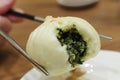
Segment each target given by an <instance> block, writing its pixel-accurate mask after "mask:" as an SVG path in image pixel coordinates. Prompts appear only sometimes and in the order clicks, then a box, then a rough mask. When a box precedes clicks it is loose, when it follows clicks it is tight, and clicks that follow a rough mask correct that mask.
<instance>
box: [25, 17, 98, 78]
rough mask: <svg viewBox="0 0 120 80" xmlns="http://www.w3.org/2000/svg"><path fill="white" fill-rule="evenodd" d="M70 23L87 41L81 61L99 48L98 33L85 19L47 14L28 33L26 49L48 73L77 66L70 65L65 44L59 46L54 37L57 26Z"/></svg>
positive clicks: (60, 26)
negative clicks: (84, 54) (42, 20)
mask: <svg viewBox="0 0 120 80" xmlns="http://www.w3.org/2000/svg"><path fill="white" fill-rule="evenodd" d="M72 24H75V25H76V27H75V28H76V29H77V30H78V32H79V33H80V34H81V35H82V37H83V39H84V40H85V41H86V42H87V51H86V56H84V58H83V61H86V60H87V59H90V58H92V57H94V56H96V55H97V54H98V52H99V50H100V39H99V35H98V33H97V32H96V30H95V29H94V28H93V27H92V26H91V25H90V24H89V23H88V22H87V21H85V20H83V19H81V18H77V17H58V18H53V17H51V16H49V17H47V18H46V19H45V22H44V23H43V24H41V25H40V26H38V27H37V28H36V29H35V30H34V31H33V32H32V33H31V34H30V37H29V39H28V42H27V46H26V50H27V52H28V55H29V56H30V57H31V58H32V59H34V60H35V61H36V62H37V63H39V64H41V65H42V66H43V67H44V68H45V69H46V70H47V71H48V72H49V73H50V75H53V76H54V75H59V74H62V73H65V72H68V71H70V70H72V69H74V68H75V67H77V66H75V67H72V66H71V64H70V63H69V61H68V58H69V55H68V53H67V50H66V46H61V44H60V42H59V40H58V39H57V37H56V29H57V28H65V26H67V25H72ZM78 66H79V65H78Z"/></svg>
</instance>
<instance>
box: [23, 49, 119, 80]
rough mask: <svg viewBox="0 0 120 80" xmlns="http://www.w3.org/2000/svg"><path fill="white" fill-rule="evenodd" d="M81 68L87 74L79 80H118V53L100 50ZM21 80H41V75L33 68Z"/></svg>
mask: <svg viewBox="0 0 120 80" xmlns="http://www.w3.org/2000/svg"><path fill="white" fill-rule="evenodd" d="M83 67H84V68H85V69H86V70H87V74H85V75H84V76H83V77H82V78H81V79H80V80H120V52H114V51H108V50H102V51H100V53H99V54H98V55H97V56H96V57H95V58H93V59H91V60H88V61H86V62H85V63H84V64H83ZM21 80H41V73H40V72H38V71H37V70H36V69H34V68H33V69H31V70H30V71H29V72H27V73H26V74H25V75H24V76H23V77H22V78H21Z"/></svg>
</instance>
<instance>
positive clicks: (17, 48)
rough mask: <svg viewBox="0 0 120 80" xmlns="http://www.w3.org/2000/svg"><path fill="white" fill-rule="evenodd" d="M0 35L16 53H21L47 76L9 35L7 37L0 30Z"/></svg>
mask: <svg viewBox="0 0 120 80" xmlns="http://www.w3.org/2000/svg"><path fill="white" fill-rule="evenodd" d="M0 35H1V36H2V37H3V38H4V39H6V40H7V41H8V42H9V43H10V44H11V45H12V46H13V47H14V48H15V49H16V50H17V51H19V52H20V53H21V55H23V56H24V57H25V58H26V59H27V60H28V61H30V62H31V63H32V64H33V65H35V67H37V68H38V69H40V70H41V71H42V72H43V73H44V74H45V75H48V74H49V73H48V71H47V70H45V68H43V66H41V65H40V64H38V63H37V62H35V61H34V60H32V59H31V58H30V57H29V56H28V55H27V52H26V51H25V50H24V49H23V48H22V47H21V46H20V45H19V44H18V43H17V42H16V41H15V40H13V39H12V38H11V37H10V36H9V35H7V34H6V33H5V32H4V31H3V30H1V29H0Z"/></svg>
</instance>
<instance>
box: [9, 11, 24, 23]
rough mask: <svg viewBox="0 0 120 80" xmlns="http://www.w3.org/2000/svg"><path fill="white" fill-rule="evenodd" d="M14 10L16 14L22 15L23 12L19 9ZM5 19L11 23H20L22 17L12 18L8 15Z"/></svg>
mask: <svg viewBox="0 0 120 80" xmlns="http://www.w3.org/2000/svg"><path fill="white" fill-rule="evenodd" d="M14 10H15V11H17V12H21V13H23V11H22V10H21V9H14ZM7 17H8V19H9V20H10V21H11V22H22V21H23V18H22V17H18V16H13V15H8V16H7Z"/></svg>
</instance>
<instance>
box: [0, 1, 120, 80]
mask: <svg viewBox="0 0 120 80" xmlns="http://www.w3.org/2000/svg"><path fill="white" fill-rule="evenodd" d="M14 7H17V8H21V9H23V10H24V11H25V12H27V13H30V14H34V15H38V16H41V17H46V16H48V15H52V16H54V17H57V16H76V17H81V18H84V19H86V20H87V21H88V22H90V23H91V24H92V25H93V26H94V27H95V29H96V30H97V31H98V32H99V33H101V34H105V35H108V36H112V37H113V40H112V41H108V40H104V39H101V46H102V49H106V50H114V51H120V0H100V1H99V3H97V4H94V5H92V6H88V7H85V8H77V9H71V8H64V7H61V6H59V5H58V4H57V2H56V1H55V0H35V1H32V0H17V2H16V5H15V6H14ZM40 24H41V23H38V22H34V21H30V20H25V21H24V22H23V23H19V24H13V29H12V31H11V33H10V36H12V37H13V38H14V39H15V40H16V41H17V42H18V43H19V44H20V45H21V46H22V47H23V48H25V46H26V42H27V39H28V36H29V34H30V32H31V31H33V30H34V29H35V28H36V27H37V26H38V25H40ZM31 68H32V66H31V64H30V63H29V62H28V61H27V60H26V59H25V58H24V57H23V56H21V55H20V54H19V52H17V51H16V50H15V49H14V48H13V47H11V46H10V45H9V44H8V43H6V45H5V46H4V47H3V48H2V49H1V50H0V80H19V79H20V78H21V77H22V76H23V75H24V74H25V73H26V72H27V71H29V70H30V69H31Z"/></svg>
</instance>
